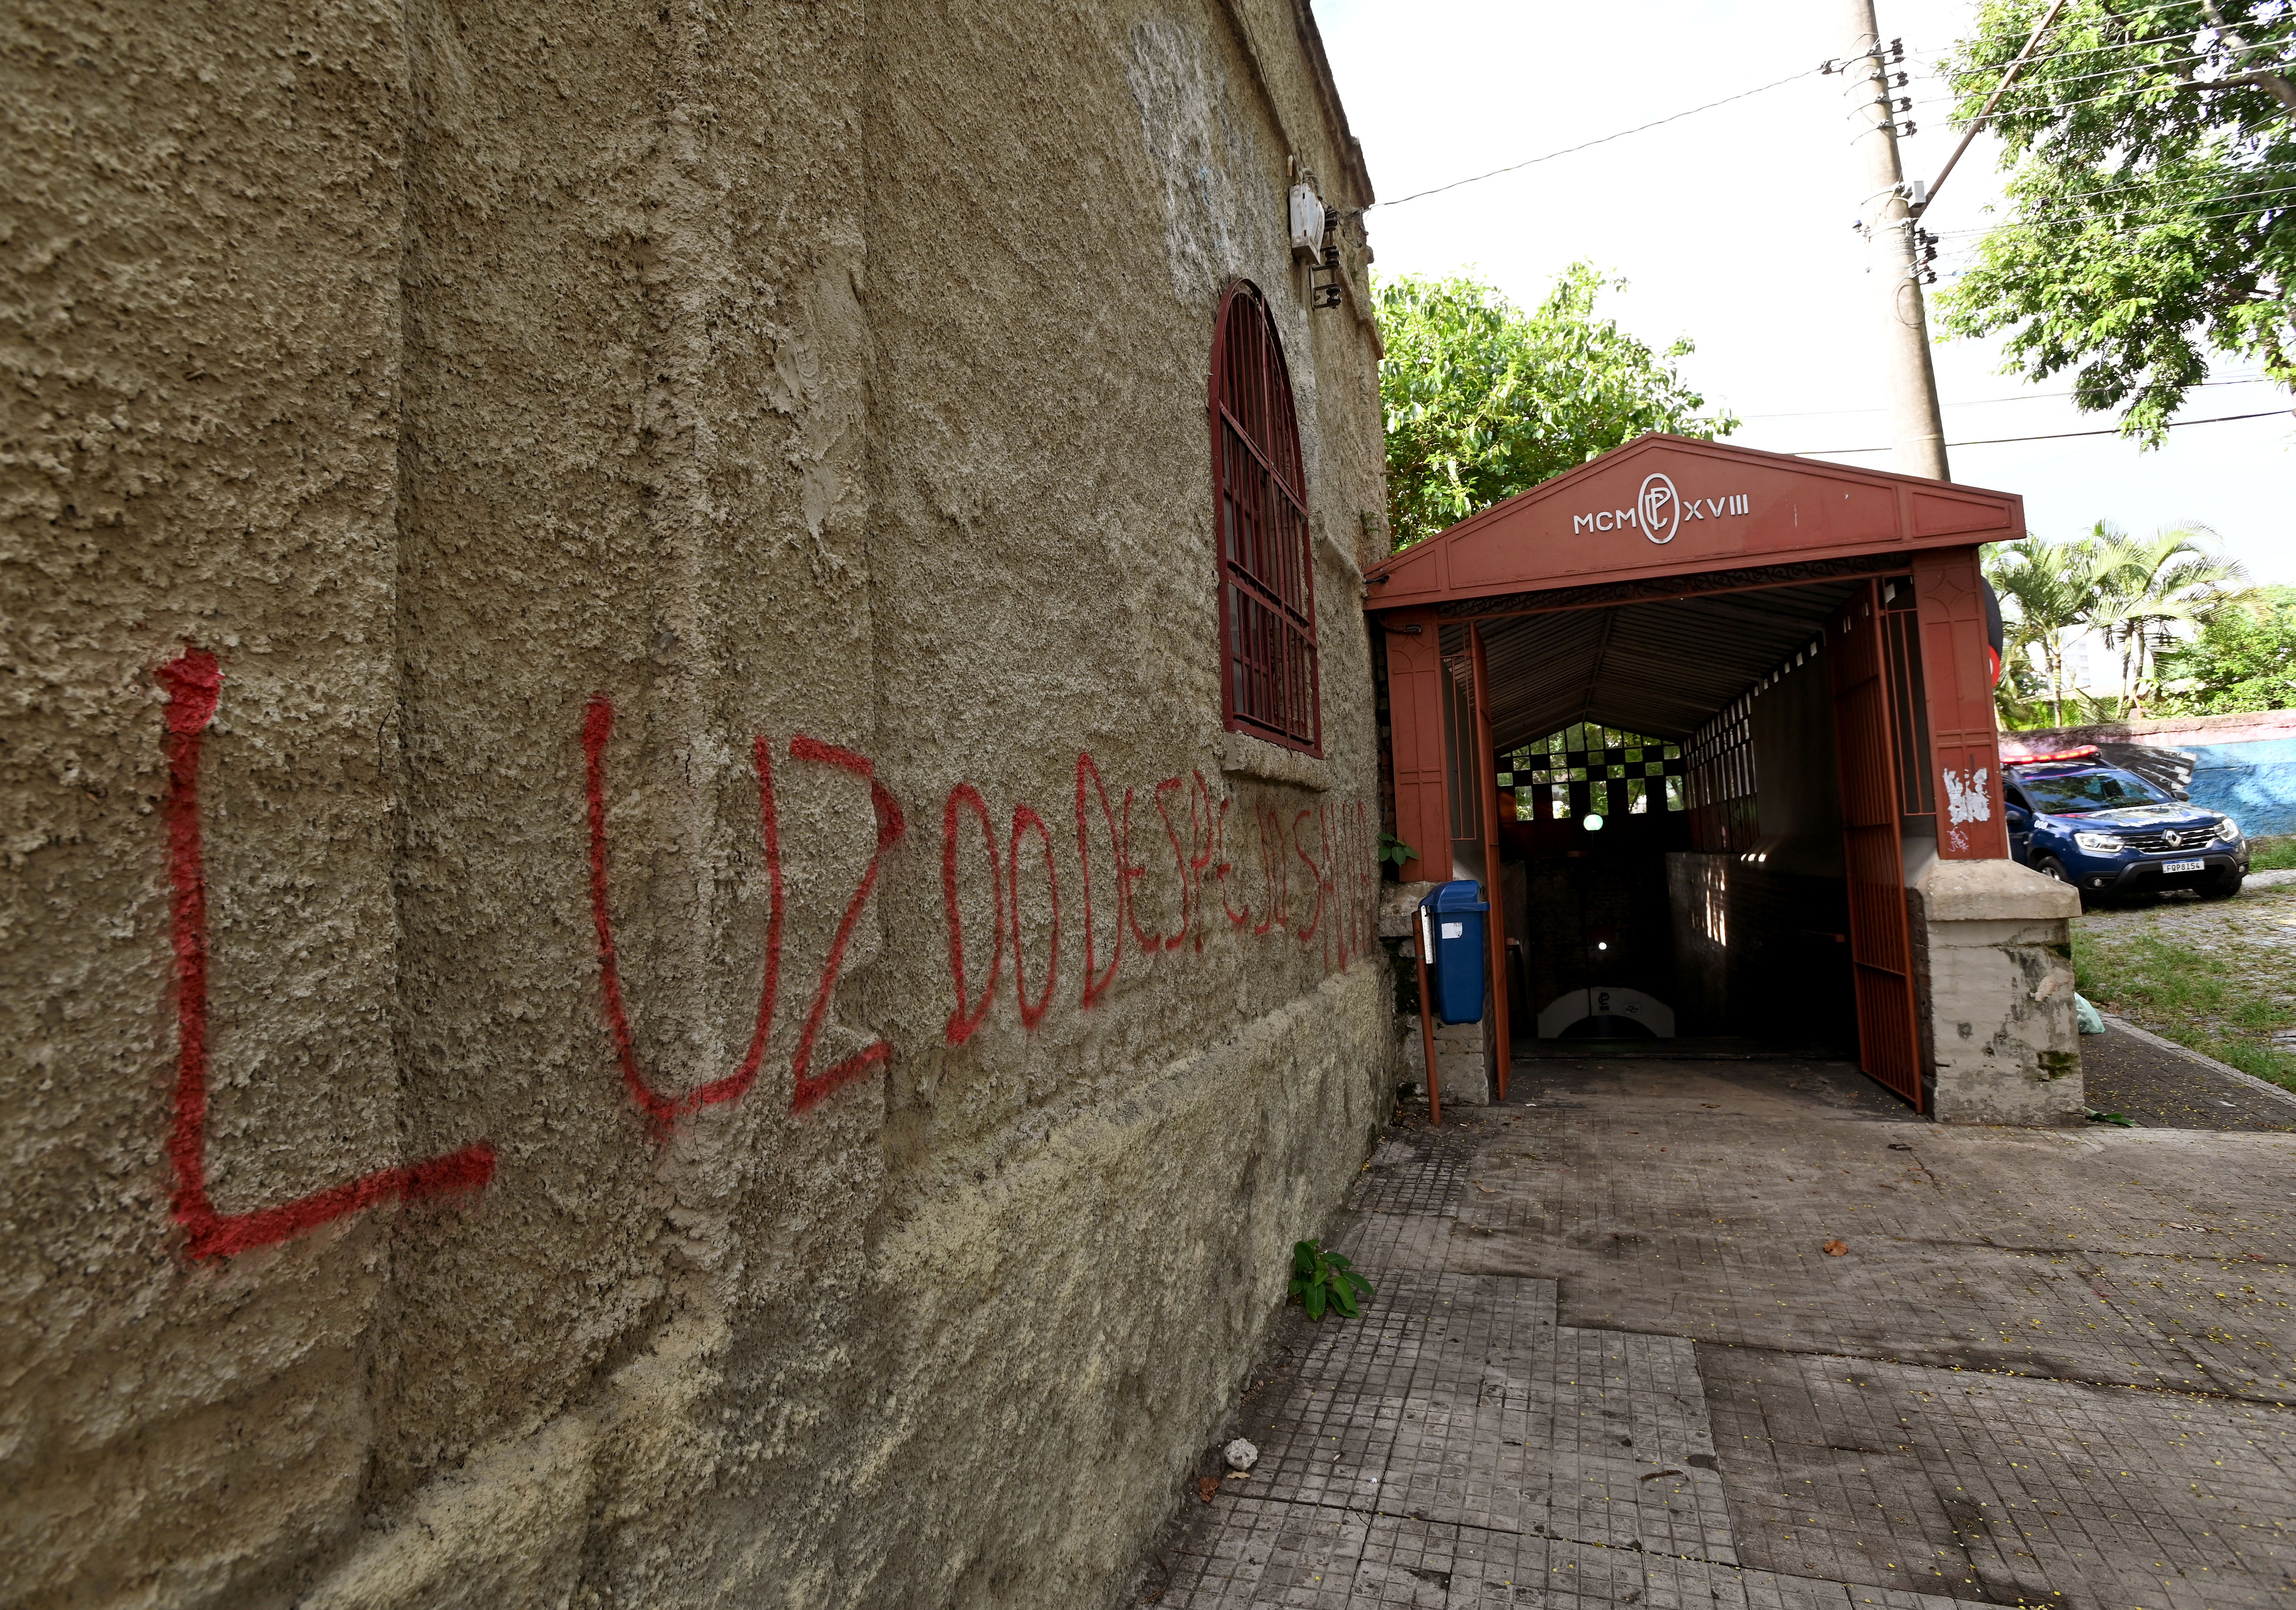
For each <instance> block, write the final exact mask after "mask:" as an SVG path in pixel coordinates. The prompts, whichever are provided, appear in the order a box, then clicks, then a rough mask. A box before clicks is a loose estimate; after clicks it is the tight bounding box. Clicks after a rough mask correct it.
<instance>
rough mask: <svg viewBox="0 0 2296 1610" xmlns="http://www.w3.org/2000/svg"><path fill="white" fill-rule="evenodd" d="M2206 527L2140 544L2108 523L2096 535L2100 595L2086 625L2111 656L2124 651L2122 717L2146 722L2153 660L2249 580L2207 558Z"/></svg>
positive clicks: (2173, 531) (2230, 564) (2236, 568)
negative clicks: (2096, 630)
mask: <svg viewBox="0 0 2296 1610" xmlns="http://www.w3.org/2000/svg"><path fill="white" fill-rule="evenodd" d="M2215 536H2216V533H2215V532H2214V531H2211V530H2209V528H2208V527H2206V526H2204V525H2187V526H2175V527H2170V528H2169V529H2167V530H2161V531H2159V532H2156V533H2154V534H2153V536H2152V537H2149V538H2135V537H2131V536H2129V535H2128V533H2127V532H2125V531H2123V530H2120V528H2119V527H2117V526H2113V525H2112V524H2109V523H2108V522H2104V521H2102V520H2100V521H2098V522H2096V527H2095V530H2094V531H2093V532H2092V533H2091V537H2090V540H2091V541H2093V542H2094V543H2095V546H2096V550H2097V573H2096V581H2097V594H2096V599H2095V604H2093V605H2092V606H2091V608H2090V611H2089V614H2088V621H2089V624H2090V625H2092V626H2095V627H2097V628H2099V629H2100V630H2101V631H2102V633H2103V637H2104V644H2105V646H2106V647H2107V648H2115V647H2117V648H2119V649H2120V686H2121V688H2122V690H2123V692H2124V694H2126V695H2127V698H2128V711H2125V712H2124V713H2125V714H2133V715H2136V716H2138V717H2142V716H2143V715H2144V695H2145V691H2146V687H2147V685H2148V683H2149V682H2150V680H2151V673H2152V668H2153V660H2154V659H2155V658H2156V657H2157V656H2158V655H2159V654H2160V653H2161V651H2162V650H2163V649H2165V648H2167V647H2169V645H2171V644H2173V643H2174V642H2175V641H2176V640H2177V639H2176V631H2175V628H2177V627H2178V626H2180V625H2184V626H2202V625H2205V624H2207V622H2208V620H2209V618H2210V616H2211V615H2213V614H2214V613H2215V612H2217V610H2218V609H2219V608H2220V607H2222V605H2223V604H2224V601H2225V599H2226V597H2228V596H2230V595H2231V593H2232V591H2233V590H2234V589H2235V588H2236V587H2238V586H2239V584H2240V583H2242V582H2243V581H2244V580H2245V579H2247V572H2246V571H2243V569H2242V568H2241V566H2240V564H2239V563H2237V562H2235V561H2234V560H2230V559H2225V558H2221V557H2219V556H2218V555H2217V554H2212V553H2210V552H2209V551H2208V550H2207V549H2206V548H2204V547H2202V546H2201V539H2202V538H2214V537H2215Z"/></svg>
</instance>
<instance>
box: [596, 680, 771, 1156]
mask: <svg viewBox="0 0 2296 1610" xmlns="http://www.w3.org/2000/svg"><path fill="white" fill-rule="evenodd" d="M613 732H614V706H613V702H612V701H611V700H610V699H608V698H607V697H606V695H605V694H594V695H593V696H592V697H591V700H590V704H589V708H588V709H587V710H586V711H585V712H584V715H583V719H582V753H583V758H584V761H585V768H586V774H587V776H586V793H587V794H588V798H589V808H590V918H591V922H592V924H593V925H594V927H595V928H596V930H597V935H598V976H599V981H600V982H601V984H602V985H603V990H604V995H605V999H606V1026H607V1029H608V1031H610V1032H611V1034H612V1035H613V1039H614V1055H615V1056H616V1057H617V1058H619V1061H620V1063H621V1066H622V1087H623V1088H625V1089H627V1091H628V1092H629V1093H630V1099H631V1100H633V1101H635V1102H636V1103H637V1105H638V1108H639V1110H640V1111H641V1112H643V1113H644V1114H645V1115H646V1118H647V1120H648V1121H650V1122H651V1123H652V1125H653V1127H654V1129H655V1131H656V1132H657V1133H658V1134H660V1135H664V1136H666V1135H668V1132H669V1131H670V1130H672V1129H676V1127H677V1123H678V1121H679V1120H680V1119H682V1118H684V1117H685V1115H686V1114H687V1113H693V1112H697V1111H699V1110H700V1109H701V1108H703V1107H709V1106H717V1105H720V1104H722V1103H727V1102H735V1101H739V1100H741V1099H742V1097H743V1096H744V1095H746V1094H748V1092H749V1088H750V1085H751V1084H752V1083H753V1082H754V1081H755V1080H756V1079H757V1077H758V1064H760V1063H761V1062H763V1061H764V1060H765V1055H766V1036H767V1032H768V1031H770V1030H771V1029H772V1027H773V1022H774V1001H775V998H776V996H778V994H779V993H780V990H781V975H782V844H781V829H780V825H779V822H778V820H777V818H776V817H775V813H774V752H773V745H772V743H770V742H769V741H768V740H767V738H766V737H765V736H764V735H759V736H758V738H757V739H756V740H755V741H754V742H753V743H751V745H750V761H751V764H752V765H753V766H754V767H755V768H756V769H757V774H758V832H759V835H760V836H761V838H762V839H763V840H764V842H765V848H766V882H767V896H768V898H769V899H770V901H771V904H772V909H771V914H770V915H769V916H767V918H766V943H765V950H766V955H765V965H764V969H763V972H764V976H763V978H762V980H761V981H760V982H759V984H758V1016H757V1023H756V1026H755V1027H754V1028H753V1029H752V1030H751V1031H750V1048H749V1049H748V1050H747V1051H746V1052H744V1053H743V1054H742V1060H741V1063H740V1064H739V1065H738V1066H736V1067H735V1068H734V1071H733V1072H731V1073H728V1074H727V1075H726V1077H725V1078H723V1079H716V1080H710V1081H709V1083H708V1084H705V1085H702V1086H700V1087H698V1088H695V1089H693V1090H690V1091H688V1092H687V1093H686V1094H685V1096H683V1097H675V1098H673V1097H668V1096H665V1095H663V1094H662V1093H661V1092H660V1090H657V1089H656V1088H654V1086H653V1083H652V1080H649V1079H647V1078H646V1076H645V1070H644V1068H642V1067H641V1066H640V1065H639V1064H638V1053H637V1041H636V1037H635V1035H634V1034H632V1032H631V1031H630V1014H629V1010H628V1007H627V1006H626V1005H625V1004H624V1001H623V998H622V969H621V959H620V956H619V952H617V951H616V949H615V948H614V923H613V916H612V913H611V910H610V908H609V906H608V901H607V898H606V896H607V890H608V887H609V880H608V877H607V871H606V743H607V741H608V740H609V739H610V738H611V737H612V736H613Z"/></svg>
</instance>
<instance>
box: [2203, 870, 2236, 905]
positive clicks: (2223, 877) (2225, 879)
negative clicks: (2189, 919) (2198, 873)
mask: <svg viewBox="0 0 2296 1610" xmlns="http://www.w3.org/2000/svg"><path fill="white" fill-rule="evenodd" d="M2243 876H2244V874H2243V873H2240V872H2238V871H2227V872H2222V873H2218V875H2216V876H2215V877H2212V878H2210V880H2209V881H2208V882H2207V883H2202V885H2201V898H2202V899H2204V900H2228V899H2232V897H2233V896H2234V895H2235V894H2238V893H2239V892H2240V885H2241V880H2242V878H2243Z"/></svg>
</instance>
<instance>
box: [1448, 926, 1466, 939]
mask: <svg viewBox="0 0 2296 1610" xmlns="http://www.w3.org/2000/svg"><path fill="white" fill-rule="evenodd" d="M1443 937H1444V938H1445V939H1464V938H1466V937H1467V924H1464V923H1446V924H1443Z"/></svg>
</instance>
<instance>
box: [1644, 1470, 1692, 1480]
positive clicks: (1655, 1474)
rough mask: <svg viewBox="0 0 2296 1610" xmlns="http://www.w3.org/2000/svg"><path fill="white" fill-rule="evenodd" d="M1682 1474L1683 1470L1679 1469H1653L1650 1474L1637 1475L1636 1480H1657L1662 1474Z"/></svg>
mask: <svg viewBox="0 0 2296 1610" xmlns="http://www.w3.org/2000/svg"><path fill="white" fill-rule="evenodd" d="M1680 1474H1682V1472H1680V1471H1679V1470H1653V1471H1652V1472H1651V1473H1650V1474H1648V1475H1638V1476H1636V1478H1635V1480H1636V1481H1637V1482H1655V1481H1657V1480H1658V1479H1659V1477H1661V1476H1670V1475H1680Z"/></svg>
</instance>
